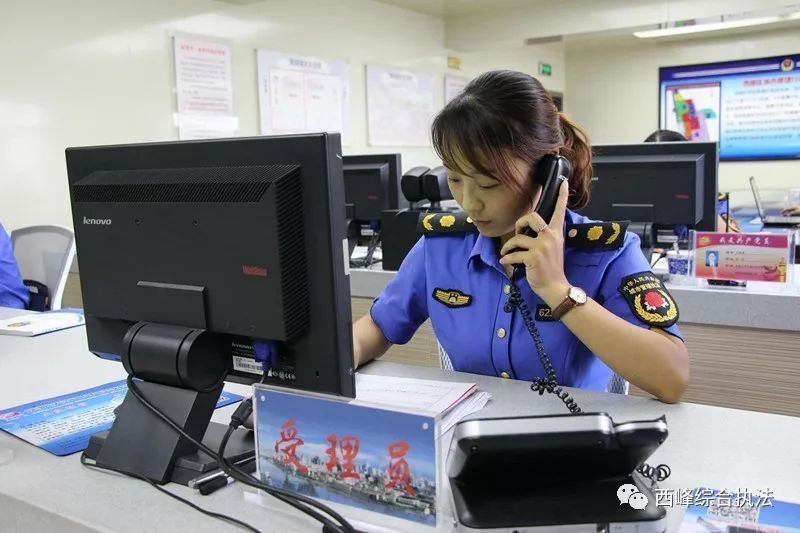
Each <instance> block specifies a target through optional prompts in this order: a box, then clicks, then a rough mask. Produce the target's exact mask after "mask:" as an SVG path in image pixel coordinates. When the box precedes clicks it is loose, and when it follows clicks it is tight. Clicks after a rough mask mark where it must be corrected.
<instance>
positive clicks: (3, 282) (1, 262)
mask: <svg viewBox="0 0 800 533" xmlns="http://www.w3.org/2000/svg"><path fill="white" fill-rule="evenodd" d="M28 298H29V294H28V289H27V287H25V285H23V283H22V276H21V275H20V273H19V267H18V266H17V260H16V259H15V258H14V250H13V248H12V247H11V239H10V238H9V236H8V233H6V230H5V228H4V227H3V225H2V224H0V307H13V308H15V309H25V307H26V306H27V305H28Z"/></svg>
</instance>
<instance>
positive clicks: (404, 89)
mask: <svg viewBox="0 0 800 533" xmlns="http://www.w3.org/2000/svg"><path fill="white" fill-rule="evenodd" d="M432 122H433V76H431V75H428V74H419V73H415V72H409V71H406V70H400V69H394V68H385V67H380V66H376V65H367V127H368V130H369V144H371V145H373V146H429V145H430V144H431V141H430V127H431V123H432Z"/></svg>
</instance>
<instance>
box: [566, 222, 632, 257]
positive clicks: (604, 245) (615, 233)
mask: <svg viewBox="0 0 800 533" xmlns="http://www.w3.org/2000/svg"><path fill="white" fill-rule="evenodd" d="M628 224H630V222H629V221H627V220H620V221H616V222H589V223H587V224H573V225H571V226H569V227H567V236H566V239H565V243H566V245H567V246H572V247H575V248H596V249H601V250H615V249H617V248H620V247H621V246H622V244H623V243H624V242H625V230H626V229H628Z"/></svg>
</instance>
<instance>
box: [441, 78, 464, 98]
mask: <svg viewBox="0 0 800 533" xmlns="http://www.w3.org/2000/svg"><path fill="white" fill-rule="evenodd" d="M468 83H469V80H468V79H466V78H459V77H456V76H445V77H444V103H445V105H447V103H448V102H450V100H452V99H453V98H455V97H456V96H458V95H459V94H461V93H462V92H464V89H465V88H466V86H467V84H468Z"/></svg>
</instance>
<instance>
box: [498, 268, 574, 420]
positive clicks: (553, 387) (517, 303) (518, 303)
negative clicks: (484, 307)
mask: <svg viewBox="0 0 800 533" xmlns="http://www.w3.org/2000/svg"><path fill="white" fill-rule="evenodd" d="M514 274H516V272H515V273H514ZM514 277H515V276H514V275H512V277H511V291H510V293H509V295H508V301H507V302H506V304H505V307H504V309H505V311H506V312H508V313H512V312H513V311H514V308H518V309H519V312H520V314H521V315H522V320H523V321H524V322H525V327H527V328H528V332H529V333H530V335H531V338H533V343H534V344H535V345H536V355H537V356H538V357H539V362H541V363H542V366H543V367H544V371H545V374H546V377H544V378H534V379H533V383H532V384H531V390H532V391H533V392H538V393H539V396H541V395H543V394H544V393H545V391H547V392H549V393H550V394H555V395H556V396H557V397H558V398H559V399H560V400H561V401H562V402H564V405H566V406H567V409H569V412H570V413H573V414H577V413H582V412H583V411H581V408H580V407H578V404H577V403H576V402H575V400H574V399H573V398H572V397H571V396H570V395H569V393H568V392H567V391H565V390H564V388H563V387H561V386H560V385H559V384H558V376H556V370H555V368H553V363H552V362H551V361H550V358H549V357H548V356H547V352H545V349H544V341H542V336H541V335H540V334H539V328H537V327H536V323H535V322H534V321H533V317H531V310H530V308H529V307H528V304H527V302H525V300H524V299H523V298H522V294H521V293H520V291H519V287H518V286H517V283H516V282H515V281H514Z"/></svg>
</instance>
